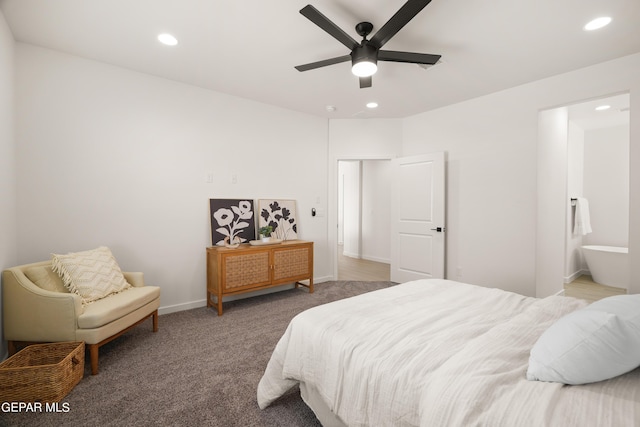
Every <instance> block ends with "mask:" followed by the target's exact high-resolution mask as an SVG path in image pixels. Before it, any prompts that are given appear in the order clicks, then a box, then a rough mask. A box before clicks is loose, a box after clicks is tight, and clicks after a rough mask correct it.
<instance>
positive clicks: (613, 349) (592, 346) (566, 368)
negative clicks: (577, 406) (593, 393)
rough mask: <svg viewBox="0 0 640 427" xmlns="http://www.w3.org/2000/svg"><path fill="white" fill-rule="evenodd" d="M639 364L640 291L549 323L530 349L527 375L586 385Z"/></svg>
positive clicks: (530, 378) (619, 296)
mask: <svg viewBox="0 0 640 427" xmlns="http://www.w3.org/2000/svg"><path fill="white" fill-rule="evenodd" d="M638 366H640V294H634V295H616V296H613V297H608V298H605V299H602V300H600V301H596V302H594V303H592V304H590V305H588V306H587V307H585V308H583V309H580V310H576V311H574V312H572V313H570V314H568V315H566V316H564V317H562V318H561V319H559V320H558V321H556V322H555V323H554V324H553V325H551V327H549V328H548V329H547V330H546V331H545V332H544V333H543V334H542V335H541V336H540V338H539V339H538V341H537V342H536V344H535V345H534V346H533V349H531V355H530V357H529V368H528V370H527V379H528V380H537V381H549V382H559V383H563V384H587V383H592V382H597V381H602V380H606V379H609V378H613V377H616V376H618V375H622V374H624V373H626V372H629V371H631V370H633V369H635V368H637V367H638Z"/></svg>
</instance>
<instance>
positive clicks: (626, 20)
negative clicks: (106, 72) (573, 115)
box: [0, 0, 640, 118]
mask: <svg viewBox="0 0 640 427" xmlns="http://www.w3.org/2000/svg"><path fill="white" fill-rule="evenodd" d="M308 3H311V4H313V5H314V6H315V7H316V8H317V9H318V10H319V11H320V12H322V13H323V14H324V15H326V16H327V17H328V18H329V19H331V20H333V21H334V22H335V23H336V24H337V25H339V26H340V27H341V28H343V29H344V30H345V31H346V32H348V33H349V34H350V35H351V36H352V37H353V38H355V39H356V40H359V36H358V35H357V34H356V33H355V30H354V27H355V25H356V24H357V23H358V22H360V21H365V20H366V21H370V22H372V23H373V25H374V30H373V34H375V32H376V31H377V29H379V28H380V27H381V26H382V25H383V24H384V23H385V22H386V21H387V20H388V19H389V18H390V17H391V16H392V15H393V14H394V13H395V12H396V11H397V10H398V9H399V8H400V7H401V6H402V5H403V4H404V3H405V1H404V0H393V1H390V0H289V1H273V2H267V1H238V0H180V1H178V0H0V8H1V9H2V11H3V12H4V15H5V18H6V20H7V22H8V24H9V26H10V28H11V31H12V32H13V34H14V37H15V39H16V40H17V41H19V42H24V43H31V44H35V45H39V46H44V47H47V48H52V49H57V50H60V51H63V52H68V53H71V54H75V55H79V56H82V57H85V58H91V59H95V60H98V61H103V62H106V63H109V64H114V65H117V66H121V67H124V68H128V69H131V70H137V71H140V72H143V73H148V74H153V75H156V76H161V77H165V78H168V79H172V80H177V81H181V82H185V83H188V84H192V85H196V86H200V87H203V88H209V89H212V90H215V91H218V92H224V93H228V94H232V95H236V96H240V97H243V98H249V99H253V100H256V101H259V102H263V103H267V104H272V105H276V106H280V107H283V108H287V109H291V110H297V111H301V112H305V113H309V114H314V115H319V116H323V117H331V118H352V117H360V118H365V117H387V118H394V117H395V118H398V117H407V116H410V115H414V114H417V113H420V112H423V111H427V110H430V109H434V108H438V107H441V106H444V105H448V104H452V103H456V102H460V101H463V100H466V99H470V98H474V97H477V96H481V95H484V94H487V93H491V92H495V91H498V90H502V89H506V88H509V87H513V86H517V85H520V84H523V83H527V82H530V81H534V80H538V79H541V78H544V77H549V76H552V75H556V74H560V73H563V72H567V71H571V70H575V69H578V68H582V67H585V66H588V65H591V64H596V63H599V62H603V61H607V60H610V59H614V58H618V57H621V56H625V55H629V54H632V53H636V52H640V1H638V0H606V1H605V0H562V1H558V0H528V1H517V0H491V1H487V0H433V1H432V2H431V4H429V5H428V6H427V7H426V8H425V9H424V10H423V11H422V12H420V14H418V16H416V18H414V19H413V20H412V21H411V22H410V23H409V24H408V25H407V26H406V27H404V28H403V29H402V30H400V32H399V33H398V34H397V35H396V36H395V37H394V38H393V39H391V41H389V42H388V43H387V44H386V45H385V47H384V48H385V49H387V50H401V51H410V52H420V53H434V54H441V55H442V62H441V63H439V64H437V65H435V66H433V67H430V68H428V69H423V68H421V67H419V66H417V65H413V64H402V63H392V62H382V63H380V64H379V67H378V73H377V74H376V75H375V76H374V77H373V87H372V88H367V89H360V88H359V86H358V80H357V78H356V77H354V76H353V75H352V74H351V71H350V63H349V62H346V63H341V64H336V65H332V66H329V67H325V68H321V69H317V70H311V71H307V72H302V73H301V72H298V71H297V70H295V69H294V68H293V67H294V66H295V65H301V64H305V63H309V62H314V61H319V60H322V59H327V58H332V57H336V56H341V55H345V54H348V53H349V52H348V51H347V49H346V48H345V47H344V46H343V45H342V44H340V43H339V42H338V41H336V40H335V39H333V38H332V37H331V36H329V35H328V34H326V33H325V32H324V31H322V30H321V29H320V28H318V27H317V26H316V25H315V24H313V23H312V22H311V21H309V20H307V19H306V18H305V17H303V16H302V15H300V14H299V13H298V11H299V10H300V9H301V8H302V7H304V6H305V5H306V4H308ZM602 15H608V16H611V17H612V18H613V22H612V23H611V25H609V26H608V27H605V28H604V29H601V30H598V31H595V32H585V31H583V30H582V27H583V25H584V24H585V23H586V22H587V21H589V20H591V19H593V18H595V17H598V16H602ZM161 32H169V33H172V34H173V35H175V36H176V37H177V38H178V40H179V44H178V46H176V47H167V46H164V45H161V44H159V43H158V42H157V40H156V36H157V34H159V33H161ZM368 101H376V102H378V103H379V105H380V106H379V108H377V109H375V110H369V109H367V108H366V107H365V104H366V103H367V102H368ZM327 105H333V106H335V107H336V111H335V112H332V113H330V112H328V111H327V110H326V106H327Z"/></svg>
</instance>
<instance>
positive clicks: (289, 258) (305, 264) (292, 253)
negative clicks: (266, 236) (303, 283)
mask: <svg viewBox="0 0 640 427" xmlns="http://www.w3.org/2000/svg"><path fill="white" fill-rule="evenodd" d="M308 276H309V248H295V249H284V250H274V251H273V281H274V282H282V281H287V280H295V279H297V278H299V277H305V278H306V277H308Z"/></svg>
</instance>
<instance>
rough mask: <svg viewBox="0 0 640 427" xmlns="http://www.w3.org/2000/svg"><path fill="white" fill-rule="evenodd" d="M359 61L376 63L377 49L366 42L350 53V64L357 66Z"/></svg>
mask: <svg viewBox="0 0 640 427" xmlns="http://www.w3.org/2000/svg"><path fill="white" fill-rule="evenodd" d="M361 61H368V62H373V63H374V64H377V63H378V49H376V48H375V47H373V46H371V45H370V44H369V43H367V42H366V41H363V43H362V44H361V45H360V46H358V47H356V48H355V49H353V50H352V51H351V63H352V64H357V63H358V62H361Z"/></svg>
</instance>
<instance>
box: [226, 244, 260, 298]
mask: <svg viewBox="0 0 640 427" xmlns="http://www.w3.org/2000/svg"><path fill="white" fill-rule="evenodd" d="M222 265H223V266H224V267H223V268H224V270H225V271H224V289H225V290H231V289H237V288H240V287H253V286H256V285H262V284H268V283H270V277H269V251H264V252H255V253H247V254H238V255H225V260H224V262H223V264H222Z"/></svg>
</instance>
